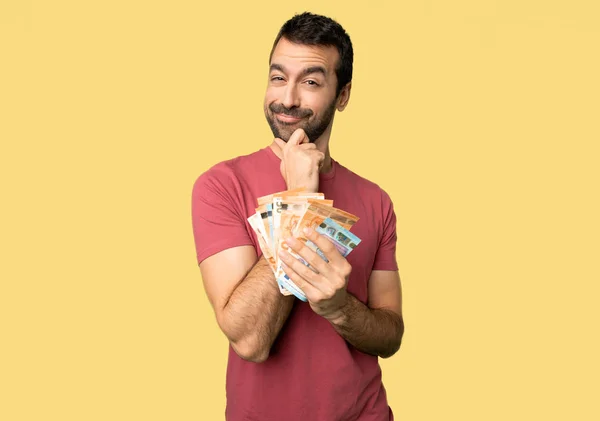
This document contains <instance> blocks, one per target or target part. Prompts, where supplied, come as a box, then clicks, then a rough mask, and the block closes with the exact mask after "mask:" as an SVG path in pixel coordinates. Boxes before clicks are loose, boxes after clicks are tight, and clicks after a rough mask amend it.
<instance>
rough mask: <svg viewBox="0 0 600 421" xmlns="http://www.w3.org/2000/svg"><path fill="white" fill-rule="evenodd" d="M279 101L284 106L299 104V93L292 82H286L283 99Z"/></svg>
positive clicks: (289, 106) (296, 105)
mask: <svg viewBox="0 0 600 421" xmlns="http://www.w3.org/2000/svg"><path fill="white" fill-rule="evenodd" d="M281 103H282V104H283V105H284V106H285V107H286V108H292V107H299V106H300V95H298V89H297V88H296V85H295V84H294V83H288V84H287V86H286V87H285V91H284V93H283V100H282V101H281Z"/></svg>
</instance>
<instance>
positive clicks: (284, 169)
mask: <svg viewBox="0 0 600 421" xmlns="http://www.w3.org/2000/svg"><path fill="white" fill-rule="evenodd" d="M275 142H276V143H277V145H278V146H279V147H280V148H281V152H282V156H283V157H282V159H281V175H282V176H283V178H284V179H285V182H286V185H287V187H288V189H295V188H298V187H306V190H307V191H309V192H317V190H318V189H319V170H320V168H321V165H323V161H324V159H325V154H324V153H323V152H321V151H319V150H318V149H317V146H316V145H315V144H314V143H310V140H309V139H308V136H307V135H306V133H305V132H304V130H302V129H296V131H294V133H292V135H291V136H290V139H289V140H288V141H287V143H286V142H284V141H283V140H282V139H279V138H275Z"/></svg>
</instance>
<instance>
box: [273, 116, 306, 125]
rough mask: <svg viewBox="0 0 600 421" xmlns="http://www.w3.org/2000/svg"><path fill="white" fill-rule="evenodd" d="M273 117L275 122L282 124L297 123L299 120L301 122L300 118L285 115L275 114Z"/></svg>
mask: <svg viewBox="0 0 600 421" xmlns="http://www.w3.org/2000/svg"><path fill="white" fill-rule="evenodd" d="M275 117H276V118H277V120H279V121H281V122H283V123H297V122H299V121H300V120H302V118H301V117H292V116H289V115H286V114H275Z"/></svg>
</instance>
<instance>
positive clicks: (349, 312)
mask: <svg viewBox="0 0 600 421" xmlns="http://www.w3.org/2000/svg"><path fill="white" fill-rule="evenodd" d="M347 297H348V298H347V300H346V303H345V304H344V306H343V307H342V308H341V309H340V311H339V312H338V313H337V314H336V315H335V316H334V317H332V318H330V320H329V321H330V322H331V324H332V325H333V327H334V328H335V330H336V331H337V332H338V333H339V334H340V335H341V336H342V337H343V338H344V339H346V341H348V342H349V343H350V344H351V345H353V346H354V347H355V348H356V349H358V350H359V351H362V352H364V353H367V354H372V355H377V356H380V357H382V358H388V357H391V356H392V355H394V354H395V353H396V352H397V351H398V349H400V343H401V342H402V335H403V334H404V322H403V320H402V317H401V316H400V315H399V314H397V313H395V312H393V311H391V310H385V309H370V308H368V307H367V306H366V305H364V304H363V303H361V302H360V301H359V300H358V299H356V297H354V296H353V295H351V294H350V293H348V295H347Z"/></svg>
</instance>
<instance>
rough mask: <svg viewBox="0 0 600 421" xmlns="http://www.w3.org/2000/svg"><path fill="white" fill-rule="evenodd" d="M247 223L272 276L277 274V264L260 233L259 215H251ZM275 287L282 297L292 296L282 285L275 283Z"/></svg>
mask: <svg viewBox="0 0 600 421" xmlns="http://www.w3.org/2000/svg"><path fill="white" fill-rule="evenodd" d="M248 222H249V223H250V226H251V227H252V229H253V230H254V233H255V234H256V238H257V240H258V245H259V247H260V249H261V251H262V254H263V256H264V258H265V260H266V261H267V262H268V263H269V267H270V268H271V270H272V271H273V274H275V273H277V263H276V262H275V258H274V257H273V254H272V251H271V248H270V247H269V246H268V245H267V243H266V239H265V236H264V234H263V232H262V231H261V228H262V227H263V225H262V220H261V217H260V215H259V214H256V213H255V214H253V215H252V216H250V217H249V218H248ZM277 286H278V287H279V292H281V293H282V294H283V295H292V293H291V292H290V291H288V290H287V289H285V287H284V286H283V284H282V283H280V282H277Z"/></svg>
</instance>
